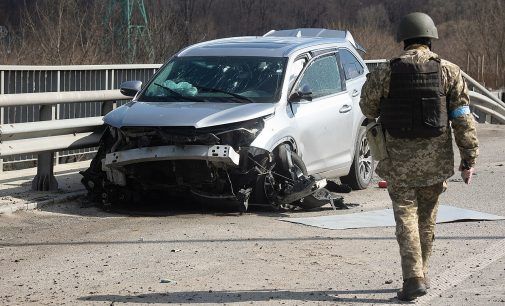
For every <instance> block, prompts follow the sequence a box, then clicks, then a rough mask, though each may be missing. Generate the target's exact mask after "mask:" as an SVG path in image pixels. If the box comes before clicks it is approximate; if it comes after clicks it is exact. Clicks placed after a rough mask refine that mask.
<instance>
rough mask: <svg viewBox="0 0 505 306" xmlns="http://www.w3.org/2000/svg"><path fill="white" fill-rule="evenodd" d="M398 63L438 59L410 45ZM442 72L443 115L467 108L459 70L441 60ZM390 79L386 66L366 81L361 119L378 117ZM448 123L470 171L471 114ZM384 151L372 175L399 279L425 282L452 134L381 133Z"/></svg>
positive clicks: (450, 170)
mask: <svg viewBox="0 0 505 306" xmlns="http://www.w3.org/2000/svg"><path fill="white" fill-rule="evenodd" d="M400 57H401V58H412V59H413V60H414V62H417V63H425V62H427V61H428V60H429V59H430V58H438V55H437V54H435V53H433V52H431V51H430V49H429V48H428V47H426V46H424V45H411V46H409V47H408V48H407V50H406V51H404V52H403V53H402V54H401V55H400ZM441 69H442V83H441V86H442V90H443V92H444V93H445V94H446V96H447V99H448V103H449V106H448V111H449V112H452V111H454V110H455V109H457V108H458V107H461V106H468V105H469V102H470V101H469V97H468V89H467V86H466V83H465V82H464V80H463V78H462V75H461V69H460V68H459V67H458V66H456V65H454V64H452V63H450V62H448V61H445V60H441ZM390 76H391V69H390V67H389V64H386V65H381V66H379V67H378V68H377V69H376V70H374V71H373V72H372V73H370V74H368V75H367V81H366V83H365V84H364V85H363V90H362V94H361V102H360V107H361V110H362V112H363V114H364V115H365V116H366V117H368V118H377V117H378V116H379V107H380V100H381V98H382V97H387V96H388V93H389V82H390ZM451 123H452V124H451V126H452V130H454V136H455V140H456V144H457V145H458V148H459V151H460V155H461V159H462V160H465V161H467V162H468V165H469V166H470V167H473V165H474V164H475V159H476V157H477V155H478V141H477V135H476V130H475V122H474V119H473V117H472V115H471V114H464V115H462V116H458V117H456V118H451ZM386 148H387V152H388V155H389V157H388V158H386V159H384V160H382V161H380V162H379V164H378V166H377V169H376V172H377V174H378V175H379V176H380V177H382V178H384V179H385V180H387V181H388V185H389V187H388V192H389V195H390V197H391V200H392V202H393V209H394V214H395V220H396V236H397V239H398V244H399V246H400V255H401V259H402V271H403V278H404V279H408V278H413V277H424V276H425V274H426V273H427V269H428V260H429V256H430V254H431V247H432V243H433V239H434V228H435V220H436V214H437V208H438V197H439V195H440V194H441V193H442V192H443V191H444V189H445V188H444V185H445V180H446V179H447V178H449V177H451V176H452V175H453V174H454V153H453V149H452V132H451V129H447V131H446V132H445V133H444V134H442V135H441V136H438V137H434V138H427V139H423V138H415V139H400V138H394V137H392V136H391V135H389V134H388V133H387V132H386Z"/></svg>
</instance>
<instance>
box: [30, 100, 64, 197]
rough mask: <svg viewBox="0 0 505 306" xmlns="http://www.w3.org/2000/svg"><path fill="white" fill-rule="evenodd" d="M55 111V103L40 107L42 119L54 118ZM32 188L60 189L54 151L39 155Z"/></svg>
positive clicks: (37, 189) (42, 189)
mask: <svg viewBox="0 0 505 306" xmlns="http://www.w3.org/2000/svg"><path fill="white" fill-rule="evenodd" d="M54 113H55V111H54V108H53V105H42V106H41V107H40V121H45V120H53V119H54V115H55V114H54ZM32 190H36V191H48V190H51V191H53V190H58V181H57V180H56V177H55V176H54V153H53V152H42V153H39V154H38V155H37V175H36V176H35V177H34V178H33V181H32Z"/></svg>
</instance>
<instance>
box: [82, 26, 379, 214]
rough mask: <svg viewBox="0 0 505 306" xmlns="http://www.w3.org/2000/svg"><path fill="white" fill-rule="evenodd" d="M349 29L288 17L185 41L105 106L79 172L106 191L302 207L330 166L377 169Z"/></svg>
mask: <svg viewBox="0 0 505 306" xmlns="http://www.w3.org/2000/svg"><path fill="white" fill-rule="evenodd" d="M358 49H361V47H360V46H359V45H358V44H357V43H356V42H355V41H354V39H353V38H352V36H351V34H350V33H349V32H346V31H336V30H326V29H294V30H282V31H270V32H268V33H267V34H265V35H264V36H263V37H236V38H227V39H219V40H213V41H208V42H204V43H199V44H196V45H193V46H190V47H187V48H185V49H183V50H182V51H180V52H179V53H177V54H176V55H174V56H173V57H172V58H171V59H170V60H169V61H168V62H167V63H166V64H165V65H163V66H162V67H161V68H160V69H159V70H158V72H157V73H156V75H154V77H153V78H152V79H151V80H150V81H149V82H148V83H147V84H146V86H144V87H142V83H141V82H140V81H129V82H125V83H123V84H122V85H121V92H122V93H123V94H124V95H126V96H131V97H133V100H132V101H131V102H129V103H127V104H126V105H123V106H121V107H119V108H117V109H115V110H114V111H112V112H110V113H109V114H107V115H106V116H105V117H104V121H105V126H106V131H105V133H104V135H103V137H102V140H101V144H100V148H99V151H98V153H97V155H96V157H95V158H94V159H93V161H92V163H91V166H90V168H89V169H88V170H86V171H84V172H83V173H82V174H83V176H84V178H83V180H82V181H83V184H84V185H85V186H86V188H87V189H88V192H89V195H90V196H91V197H92V198H93V199H95V200H97V201H100V202H103V203H116V202H125V201H127V202H128V201H135V200H137V201H139V200H142V199H143V195H145V194H150V193H153V192H162V193H166V194H169V195H174V196H180V195H191V196H193V197H196V198H198V199H203V200H204V202H209V201H214V200H219V201H231V202H232V203H235V204H236V205H237V207H238V208H239V209H241V210H246V209H247V207H248V205H249V203H251V204H263V205H271V206H273V207H277V208H278V207H281V206H282V205H285V204H289V205H295V206H299V207H302V208H313V207H316V206H320V205H322V204H324V203H327V202H325V201H321V200H317V199H316V198H315V197H314V196H313V193H314V192H316V191H317V190H318V189H319V188H322V187H324V184H325V179H326V178H336V177H340V179H341V181H342V182H343V183H345V184H348V185H350V186H351V187H352V188H353V189H364V188H366V187H367V185H368V184H369V182H370V179H371V177H372V173H373V159H372V156H371V155H370V151H369V148H368V144H367V140H366V138H365V133H364V132H365V131H364V126H366V124H367V122H366V119H365V117H364V116H363V114H362V113H361V111H360V109H359V106H358V103H359V98H360V92H361V87H362V85H363V83H364V82H365V78H366V77H365V75H366V73H367V68H366V65H365V63H364V62H363V60H362V58H361V57H360V55H359V53H358V52H357V50H358Z"/></svg>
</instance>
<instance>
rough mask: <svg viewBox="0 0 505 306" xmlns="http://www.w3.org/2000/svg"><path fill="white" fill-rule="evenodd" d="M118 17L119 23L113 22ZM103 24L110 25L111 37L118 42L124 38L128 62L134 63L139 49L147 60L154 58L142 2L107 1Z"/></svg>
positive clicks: (127, 0)
mask: <svg viewBox="0 0 505 306" xmlns="http://www.w3.org/2000/svg"><path fill="white" fill-rule="evenodd" d="M118 15H119V17H120V19H119V20H120V23H119V24H117V25H115V24H114V20H115V18H117V17H118ZM105 22H106V23H107V24H110V25H112V27H113V35H114V36H115V37H116V38H117V39H118V40H119V41H124V40H125V38H126V47H127V50H126V57H127V60H128V62H130V63H132V62H133V61H135V59H136V57H137V55H138V52H139V50H140V48H143V49H144V52H146V53H147V55H148V57H149V60H152V59H153V57H154V52H153V47H152V41H151V34H150V32H149V27H148V16H147V11H146V7H145V4H144V0H109V5H108V8H107V12H106V17H105Z"/></svg>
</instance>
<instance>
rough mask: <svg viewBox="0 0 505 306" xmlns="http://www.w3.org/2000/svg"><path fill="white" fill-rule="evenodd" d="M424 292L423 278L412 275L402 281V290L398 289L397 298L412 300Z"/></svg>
mask: <svg viewBox="0 0 505 306" xmlns="http://www.w3.org/2000/svg"><path fill="white" fill-rule="evenodd" d="M425 294H426V285H425V284H424V278H422V277H413V278H408V279H406V280H404V281H403V287H402V290H400V291H398V294H397V295H398V299H399V300H401V301H412V300H415V299H416V298H418V297H420V296H423V295H425Z"/></svg>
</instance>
